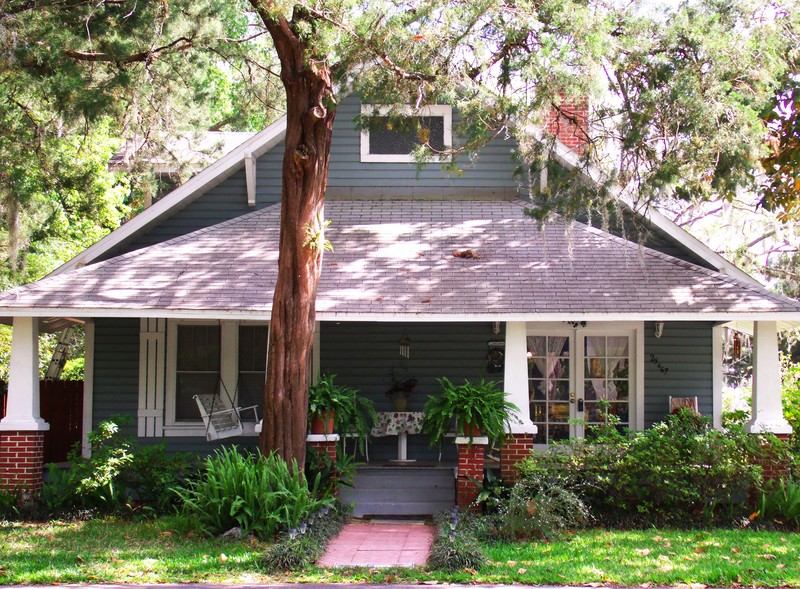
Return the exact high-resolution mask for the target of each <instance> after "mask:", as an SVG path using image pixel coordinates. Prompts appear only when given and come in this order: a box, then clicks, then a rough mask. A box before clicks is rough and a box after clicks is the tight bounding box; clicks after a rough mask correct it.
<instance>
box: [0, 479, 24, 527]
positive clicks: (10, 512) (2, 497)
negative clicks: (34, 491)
mask: <svg viewBox="0 0 800 589" xmlns="http://www.w3.org/2000/svg"><path fill="white" fill-rule="evenodd" d="M21 499H22V491H21V490H20V489H5V488H3V487H0V521H3V520H12V519H17V518H18V517H19V513H20V511H19V504H20V500H21Z"/></svg>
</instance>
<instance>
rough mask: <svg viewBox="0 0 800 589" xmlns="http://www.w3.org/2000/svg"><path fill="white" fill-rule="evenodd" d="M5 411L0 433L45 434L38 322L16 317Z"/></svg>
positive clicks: (34, 318) (46, 426)
mask: <svg viewBox="0 0 800 589" xmlns="http://www.w3.org/2000/svg"><path fill="white" fill-rule="evenodd" d="M10 368H11V369H10V371H9V377H8V407H7V411H6V416H5V417H4V418H3V419H2V420H0V431H28V432H32V431H47V430H49V429H50V425H49V424H48V423H47V422H46V421H45V420H44V419H42V418H41V416H40V415H39V320H38V319H37V318H36V317H15V318H14V330H13V332H12V334H11V367H10Z"/></svg>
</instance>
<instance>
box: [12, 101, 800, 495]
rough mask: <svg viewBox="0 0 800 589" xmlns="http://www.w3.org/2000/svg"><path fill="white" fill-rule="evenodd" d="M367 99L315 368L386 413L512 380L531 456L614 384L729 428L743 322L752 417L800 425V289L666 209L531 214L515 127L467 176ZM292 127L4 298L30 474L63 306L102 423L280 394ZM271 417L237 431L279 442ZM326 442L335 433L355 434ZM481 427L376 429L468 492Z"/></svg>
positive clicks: (507, 455) (588, 412) (344, 196)
mask: <svg viewBox="0 0 800 589" xmlns="http://www.w3.org/2000/svg"><path fill="white" fill-rule="evenodd" d="M362 112H363V113H366V114H372V115H375V116H381V113H380V111H379V110H375V109H371V107H370V106H369V105H361V104H360V102H359V99H358V97H357V96H350V97H348V98H347V99H346V100H344V101H343V102H342V104H341V105H340V107H339V112H338V115H337V119H336V126H335V132H334V140H333V147H332V155H331V164H330V175H329V183H328V191H327V199H326V217H327V218H329V219H330V220H331V222H332V224H331V226H330V228H329V230H328V231H327V232H326V237H327V238H328V239H329V240H330V241H331V243H332V244H333V246H334V251H333V252H332V253H326V254H325V257H324V260H323V271H322V278H321V282H320V285H319V292H318V297H317V320H318V326H317V332H316V337H315V345H314V353H313V365H312V366H310V367H309V370H310V371H311V373H312V374H314V375H316V374H319V373H335V374H336V375H338V376H337V382H339V383H341V384H344V385H347V386H350V387H353V388H356V389H358V390H359V391H361V392H362V394H364V395H367V396H369V397H371V398H372V399H373V400H374V401H375V402H376V405H377V408H378V410H379V411H386V412H389V411H391V404H390V403H391V402H390V400H389V399H388V398H387V397H386V396H385V394H384V393H385V391H386V390H387V389H388V388H389V385H390V377H389V375H390V374H391V373H392V372H393V371H395V372H397V371H401V372H402V373H403V374H406V375H408V376H413V377H414V378H416V379H417V381H418V384H417V387H416V388H415V390H414V394H413V395H412V396H411V399H410V406H409V411H411V412H419V411H420V410H421V407H422V405H423V403H424V401H425V400H426V398H427V396H428V395H430V394H436V391H437V387H436V378H437V377H441V376H447V377H448V378H450V379H452V380H456V381H457V380H462V379H464V378H468V379H478V378H480V377H482V376H486V377H487V378H492V379H498V380H502V381H503V387H504V390H505V391H507V394H508V396H509V399H510V400H511V401H512V402H513V403H515V404H516V405H517V406H518V407H519V408H520V409H521V412H520V415H519V418H520V420H519V423H518V424H516V425H515V426H514V429H513V432H512V436H511V437H510V439H509V440H508V441H507V443H506V445H505V446H504V447H503V448H502V449H500V451H499V453H500V460H501V468H502V470H503V472H504V473H505V474H510V473H512V472H513V462H514V460H515V459H516V458H517V457H519V456H520V455H522V454H523V453H524V452H527V451H529V450H530V449H531V448H532V447H540V446H544V445H545V444H547V443H548V442H550V441H552V440H557V439H563V438H565V437H568V436H582V435H584V426H582V425H576V423H577V422H576V421H575V420H574V419H573V418H581V419H583V420H585V421H587V422H588V423H592V422H597V421H598V420H599V419H600V405H598V401H600V400H605V401H607V402H608V406H609V411H610V412H611V413H613V414H614V415H616V417H617V418H618V419H619V421H620V422H621V423H622V424H624V425H627V426H630V427H631V428H633V429H642V428H645V427H647V426H648V425H650V424H652V423H653V422H655V421H658V420H660V419H661V418H663V417H664V416H665V415H666V414H667V413H668V412H669V406H670V398H671V397H697V404H698V408H699V410H700V412H701V413H703V414H705V415H710V416H713V418H714V421H715V423H716V424H717V425H719V423H720V413H721V385H722V376H721V375H722V345H721V333H722V327H723V325H725V324H729V323H732V322H735V323H736V325H737V326H738V327H739V328H751V329H752V333H753V334H754V350H755V368H754V374H755V376H754V390H753V408H754V413H753V414H754V418H753V421H752V422H751V423H750V424H749V428H750V429H751V430H752V431H754V432H774V433H776V434H788V433H790V432H791V428H790V427H789V426H788V424H787V422H786V420H785V419H784V418H783V415H782V409H781V403H780V374H779V363H778V347H777V334H778V332H779V330H781V329H783V328H785V327H787V326H790V325H793V324H795V323H796V322H797V321H798V320H800V302H797V301H794V300H792V299H789V298H786V297H784V296H781V295H778V294H775V293H773V292H770V291H769V290H767V289H766V288H764V287H763V286H762V285H761V284H759V283H758V282H757V281H756V280H754V279H753V278H751V277H750V276H748V275H747V274H745V273H744V272H742V271H741V270H739V269H738V268H736V267H734V266H733V265H732V264H730V263H729V262H727V261H726V260H724V259H723V258H722V257H720V256H719V255H717V254H716V253H714V252H713V251H711V250H710V249H709V248H708V247H706V246H705V245H704V244H702V243H701V242H699V241H698V240H697V239H695V238H693V237H691V236H690V235H688V234H687V233H686V232H684V231H683V230H681V229H680V228H678V227H677V226H675V225H674V224H673V223H671V222H670V221H668V220H667V219H666V218H664V217H663V216H661V215H659V214H658V213H657V212H651V213H649V214H648V216H647V218H646V219H642V221H643V222H644V223H646V224H647V226H648V227H649V229H650V232H649V235H648V238H647V241H646V244H645V245H644V246H640V245H639V244H638V243H634V242H631V241H629V240H627V239H625V237H624V235H623V234H622V232H616V234H613V233H615V232H613V231H612V232H611V233H609V232H604V231H602V230H601V229H599V228H596V227H592V226H590V225H587V224H583V223H580V222H572V223H567V222H565V221H563V220H560V221H555V222H553V223H551V224H549V225H547V226H545V227H544V228H543V229H540V228H539V226H538V224H537V222H536V221H534V220H533V219H531V218H530V217H528V216H526V215H525V214H524V209H525V206H526V204H525V203H526V200H525V199H526V196H527V195H526V185H525V183H522V182H520V181H519V180H518V179H517V178H516V176H515V171H516V170H517V168H518V165H519V164H518V162H516V161H515V160H514V159H513V157H512V156H511V154H512V152H513V148H514V147H515V145H514V142H513V139H504V138H498V139H495V140H494V141H493V142H492V143H491V144H489V145H488V146H486V147H485V148H484V149H483V150H482V152H481V153H480V155H479V157H478V158H477V159H476V160H475V161H467V162H463V163H462V167H463V175H448V174H447V173H446V172H443V171H442V169H441V167H440V166H438V165H429V166H425V167H423V168H421V169H418V167H417V165H416V164H415V163H414V161H413V158H412V157H411V155H410V154H409V151H410V149H411V147H412V146H413V143H414V141H413V138H412V139H410V140H409V138H408V137H399V138H398V137H397V134H396V133H392V130H391V129H389V128H388V127H387V126H386V125H384V126H375V127H370V128H368V129H366V130H364V131H359V130H356V128H355V125H354V122H353V121H354V120H355V119H356V118H357V117H358V116H359V115H360V114H361V113H362ZM452 116H453V115H452V113H451V111H450V109H449V108H448V107H445V106H437V107H431V109H430V111H429V112H428V113H426V117H428V118H429V121H428V124H429V128H430V133H431V135H432V137H431V142H434V141H438V142H439V143H440V144H441V145H450V144H451V143H450V142H451V141H452V138H451V137H450V134H451V128H452V120H451V117H452ZM283 131H284V127H283V122H282V121H278V122H276V123H274V124H273V125H271V126H270V127H268V128H267V129H265V130H264V131H262V132H261V133H258V134H257V135H255V136H254V137H252V138H251V139H249V140H247V141H245V142H244V143H242V144H241V145H240V146H238V147H237V148H235V149H233V150H232V151H231V152H229V153H228V154H227V155H225V156H223V157H222V158H220V159H219V160H218V161H216V162H215V163H213V164H212V165H210V166H209V167H207V168H206V169H204V170H203V171H202V172H200V173H198V174H197V175H196V176H194V177H193V178H192V179H191V180H189V181H188V182H187V183H185V184H184V185H182V186H180V187H179V188H177V189H176V190H174V191H173V192H172V193H170V194H168V195H166V196H165V197H164V198H163V199H161V200H159V201H158V202H156V203H155V204H154V205H153V206H152V207H150V208H149V209H147V210H145V211H144V212H143V213H141V214H140V215H139V216H137V217H135V218H134V219H132V220H131V221H129V222H128V223H126V224H125V225H123V226H122V227H120V228H119V229H117V230H116V231H114V232H113V233H111V234H110V235H108V236H107V237H105V238H104V239H102V240H101V241H99V242H98V243H97V244H95V245H93V246H92V247H90V248H88V249H87V250H86V251H84V252H83V253H81V254H80V255H78V256H77V257H76V258H74V259H73V260H71V261H70V262H68V263H66V264H64V265H63V266H62V267H61V268H59V269H58V270H57V271H56V272H54V273H53V274H52V275H50V276H48V277H46V278H44V279H42V280H40V281H38V282H35V283H32V284H29V285H26V286H22V287H19V288H16V289H14V290H11V291H9V292H6V293H3V294H2V295H0V308H1V310H0V315H1V316H3V317H5V318H7V320H8V321H9V322H11V321H13V350H12V365H11V379H10V380H11V381H10V385H9V399H8V412H7V416H6V417H5V418H4V419H3V420H2V421H0V478H3V479H5V480H6V481H7V484H8V482H10V483H14V482H22V483H25V484H28V485H29V486H30V487H31V488H35V487H36V486H37V485H39V484H41V467H42V465H41V457H40V456H41V454H40V450H39V448H40V446H41V438H42V432H43V431H45V430H47V428H48V424H47V423H45V422H44V421H43V420H42V419H41V418H40V416H39V410H38V377H37V370H38V354H37V343H36V342H37V338H36V335H37V333H38V331H39V330H40V329H47V328H48V326H49V325H51V324H52V325H61V324H63V323H64V321H65V320H72V321H82V322H84V324H85V326H86V382H85V402H84V408H85V409H84V413H85V415H84V423H85V430H86V431H88V430H89V429H91V428H92V427H93V426H94V425H95V424H97V423H98V422H99V421H100V420H103V419H106V418H109V417H111V416H112V415H116V414H127V415H131V416H133V417H134V418H135V423H134V425H133V430H132V431H133V432H134V433H135V434H136V435H138V436H139V438H140V439H141V440H142V441H145V442H147V441H161V440H167V442H168V444H169V447H170V448H172V449H175V450H191V451H198V452H208V451H209V450H210V449H211V448H213V447H214V445H215V444H218V443H222V442H219V441H218V442H209V441H208V440H207V436H206V433H207V430H206V427H205V426H204V424H203V422H202V421H201V419H200V414H199V411H198V407H197V405H196V403H195V401H194V398H193V396H194V395H195V394H198V393H200V394H202V393H206V394H213V393H214V392H215V391H220V399H221V401H222V402H223V403H224V404H225V405H249V404H256V405H257V404H258V403H259V402H260V396H261V393H260V386H261V383H263V379H264V376H265V360H264V359H265V350H266V343H267V337H268V322H269V318H270V299H271V296H272V292H273V289H274V285H275V280H276V273H277V270H276V261H277V243H278V230H279V213H280V211H279V205H278V202H279V199H280V192H281V190H280V178H281V170H280V165H281V159H282V137H283ZM565 132H566V133H567V134H566V135H564V136H562V137H560V138H561V139H562V141H561V142H560V143H559V145H558V149H559V152H558V155H559V158H560V161H561V162H562V163H563V165H570V163H571V162H573V161H574V158H575V155H574V152H572V151H571V150H570V147H569V146H568V145H567V144H568V143H570V142H572V141H573V139H574V137H573V135H574V133H573V135H570V134H569V132H568V130H567V131H565ZM627 214H628V215H631V216H632V215H634V213H633V212H631V211H629V212H628V213H627ZM228 397H230V400H228V399H227V398H228ZM376 433H388V434H392V433H397V432H396V431H395V432H392V431H388V430H387V431H385V432H380V431H379V432H376ZM255 435H256V434H254V433H253V434H250V436H249V437H248V436H247V435H243V436H241V437H239V438H235V439H236V440H237V443H239V444H240V445H247V444H250V445H252V446H255V443H256V437H255ZM398 438H399V439H400V440H401V441H402V443H403V444H405V446H404V447H403V448H398ZM310 439H311V441H312V443H314V444H319V445H323V446H324V445H325V444H327V443H330V441H331V439H333V438H330V439H329V438H325V437H323V438H314V437H312V438H310ZM227 441H231V439H230V438H229V439H228V440H227ZM479 441H480V442H481V443H484V442H485V443H488V440H479ZM462 442H464V440H460V439H455V440H454V443H453V444H448V445H446V446H445V447H443V448H442V449H441V455H440V449H438V448H429V447H428V444H427V442H426V440H425V439H424V438H423V437H422V436H421V435H419V434H416V433H413V431H412V432H411V433H410V434H408V435H401V436H398V437H395V436H394V435H386V436H380V435H376V436H375V437H373V438H372V439H371V440H370V444H369V460H370V463H372V464H375V463H380V464H383V463H384V461H386V460H389V459H392V458H396V456H397V452H398V451H399V450H402V451H404V452H405V453H406V458H407V459H417V460H418V461H419V464H420V465H423V464H424V465H428V464H436V465H439V464H443V465H445V466H446V468H448V469H450V470H449V472H450V473H451V474H450V478H451V480H452V468H453V466H454V465H456V466H457V468H458V471H457V472H458V478H457V487H458V491H459V501H461V502H463V501H468V500H469V493H470V490H469V482H468V480H467V478H466V475H474V476H476V477H480V476H482V468H480V467H479V466H476V464H480V465H482V464H483V451H484V448H483V446H482V445H481V444H464V443H462ZM23 457H24V458H23ZM403 464H404V465H405V466H404V468H409V467H408V463H403ZM467 465H470V466H467ZM421 470H424V468H422V466H421V467H420V468H419V469H418V471H421ZM380 472H381V473H382V474H379V475H378V478H380V479H382V480H383V481H384V485H383V488H384V492H386V493H389V492H390V491H391V490H392V489H393V490H394V491H395V492H399V493H403V492H404V491H398V490H397V488H395V486H396V485H397V484H399V483H398V482H397V481H398V480H401V479H404V478H405V479H408V478H409V477H411V475H410V473H409V471H403V472H404V474H401V475H397V474H396V473H394V474H392V475H391V476H390V474H388V473H389V471H388V470H386V469H385V468H384V469H383V470H382V471H380ZM414 476H421V475H420V473H419V472H416V471H415V474H414ZM391 477H394V478H391ZM411 478H413V477H411ZM387 481H389V482H387ZM386 487H389V489H387V488H386ZM376 492H377V491H376ZM448 492H449V493H452V490H451V491H448ZM449 500H450V502H452V495H451V498H450V499H449Z"/></svg>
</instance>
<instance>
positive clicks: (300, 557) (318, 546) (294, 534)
mask: <svg viewBox="0 0 800 589" xmlns="http://www.w3.org/2000/svg"><path fill="white" fill-rule="evenodd" d="M343 525H344V512H343V511H342V510H340V509H321V510H319V511H318V512H316V513H315V514H314V518H313V521H311V522H308V523H307V524H306V528H305V532H301V531H300V530H297V529H292V530H291V532H287V533H285V534H283V535H282V536H281V537H280V539H279V540H278V541H277V542H276V543H275V544H274V545H273V546H272V547H271V548H270V549H269V550H268V551H267V554H266V556H265V557H264V567H265V568H266V570H267V571H268V572H279V571H280V572H292V571H300V570H303V569H305V568H307V567H309V566H311V565H312V564H314V562H316V561H317V560H318V559H319V558H320V557H321V556H322V555H323V554H324V553H325V547H326V546H327V544H328V542H329V541H330V540H331V539H332V538H333V537H334V536H336V534H338V533H339V530H341V529H342V526H343Z"/></svg>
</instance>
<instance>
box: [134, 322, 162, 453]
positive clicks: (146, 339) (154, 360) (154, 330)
mask: <svg viewBox="0 0 800 589" xmlns="http://www.w3.org/2000/svg"><path fill="white" fill-rule="evenodd" d="M165 340H166V319H147V318H142V319H141V323H140V331H139V411H138V429H137V431H138V435H139V437H146V438H154V437H161V436H163V435H164V375H165V366H164V364H165V361H166V358H165V349H166V345H165V344H166V341H165Z"/></svg>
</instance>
